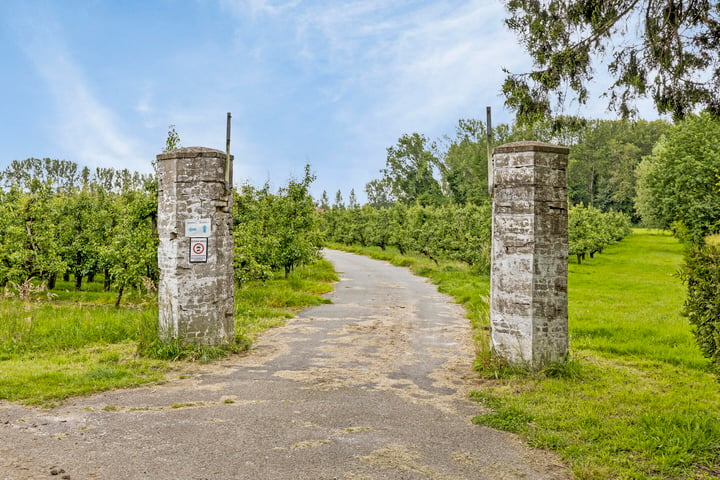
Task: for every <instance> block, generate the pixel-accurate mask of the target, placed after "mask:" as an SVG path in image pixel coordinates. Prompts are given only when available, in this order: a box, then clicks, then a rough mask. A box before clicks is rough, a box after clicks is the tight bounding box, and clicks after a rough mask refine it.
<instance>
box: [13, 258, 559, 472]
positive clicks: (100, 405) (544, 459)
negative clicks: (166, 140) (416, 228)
mask: <svg viewBox="0 0 720 480" xmlns="http://www.w3.org/2000/svg"><path fill="white" fill-rule="evenodd" d="M327 256H328V258H329V259H330V260H331V261H332V262H333V263H335V265H336V268H337V270H338V271H340V272H341V273H340V274H341V277H342V281H341V282H340V283H338V285H337V288H336V291H335V292H334V293H333V294H331V299H332V301H333V302H334V303H333V304H330V305H322V306H319V307H313V308H311V309H308V310H306V311H304V312H302V314H301V315H300V316H298V317H297V318H296V319H293V320H291V321H290V322H289V323H288V325H287V326H285V327H282V328H278V329H275V330H273V331H271V332H268V333H267V334H265V335H264V336H263V337H262V338H261V339H260V341H259V343H258V345H257V347H256V348H255V349H253V351H252V352H250V354H248V355H244V356H237V357H233V358H230V359H228V360H226V361H223V362H219V363H217V364H214V365H212V366H207V367H199V368H197V369H195V370H194V371H192V372H185V374H184V376H183V377H184V378H177V379H174V380H172V381H170V382H168V383H166V384H164V385H156V386H152V387H146V388H139V389H133V390H124V391H115V392H109V393H105V394H100V395H94V396H91V397H87V398H80V399H75V400H73V401H71V402H68V403H66V404H64V405H62V406H60V407H57V408H54V409H50V410H41V409H32V408H25V407H20V406H17V405H13V404H8V403H2V404H0V438H1V440H0V479H35V478H38V479H39V478H44V479H47V478H59V476H58V475H60V476H67V477H69V478H72V479H85V478H103V479H105V478H112V479H141V478H153V479H177V478H188V479H254V480H255V479H328V480H329V479H347V480H353V479H365V480H376V479H453V480H455V479H488V480H490V479H493V480H495V479H555V478H558V479H561V478H569V476H568V474H567V472H566V469H565V468H564V467H563V466H562V465H561V464H560V463H559V462H558V461H557V459H556V458H555V457H554V456H553V455H551V454H549V453H547V452H541V451H537V450H533V449H530V448H528V447H526V446H524V445H523V444H522V443H521V442H520V441H519V440H518V439H517V437H515V436H513V435H510V434H507V433H504V432H498V431H495V430H491V429H488V428H484V427H480V426H477V425H473V424H472V423H471V422H470V419H471V418H472V417H473V416H474V415H477V414H478V413H479V411H480V407H479V406H478V405H477V404H475V403H472V402H470V401H468V400H467V392H468V391H469V390H470V389H471V388H473V387H474V386H475V384H474V378H475V377H474V375H473V372H472V368H471V364H472V360H473V351H472V345H471V339H470V335H471V332H470V329H469V327H468V325H467V323H468V322H467V320H465V319H464V314H463V311H462V309H461V308H460V307H459V306H457V305H455V304H454V303H452V302H450V301H449V299H448V298H447V297H445V296H443V295H440V294H439V293H437V291H436V289H435V288H434V287H433V286H432V285H430V284H429V283H428V282H426V281H425V280H423V279H420V278H418V277H414V276H413V275H411V274H409V273H408V272H407V271H406V270H405V269H401V268H396V267H392V266H390V265H388V264H386V263H384V262H377V261H373V260H369V259H367V258H364V257H358V256H354V255H350V254H345V253H341V252H328V254H327ZM60 470H63V473H62V474H59V473H58V475H52V472H53V471H55V472H60Z"/></svg>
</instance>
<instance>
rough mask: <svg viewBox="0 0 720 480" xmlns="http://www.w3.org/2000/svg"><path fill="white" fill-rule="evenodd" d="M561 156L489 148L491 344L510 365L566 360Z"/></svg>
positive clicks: (539, 149) (551, 148)
mask: <svg viewBox="0 0 720 480" xmlns="http://www.w3.org/2000/svg"><path fill="white" fill-rule="evenodd" d="M568 152H569V150H568V149H567V148H565V147H560V146H557V145H550V144H547V143H540V142H517V143H509V144H506V145H501V146H499V147H496V148H495V149H494V150H493V162H494V165H495V170H494V171H495V180H494V195H493V207H492V209H493V222H492V229H493V240H492V268H491V280H490V285H491V286H490V330H491V343H492V348H493V350H494V352H495V354H496V355H498V356H500V357H501V358H504V359H505V360H507V361H508V362H509V363H511V364H516V365H523V366H528V367H531V368H539V367H541V366H543V365H545V364H548V363H552V362H559V361H564V360H565V359H566V358H567V353H568V316H567V315H568V314H567V272H568V270H567V265H568V232H567V228H568V217H567V214H568V207H567V180H566V175H565V172H566V169H567V157H568Z"/></svg>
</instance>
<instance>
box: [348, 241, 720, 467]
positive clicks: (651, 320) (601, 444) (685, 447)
mask: <svg viewBox="0 0 720 480" xmlns="http://www.w3.org/2000/svg"><path fill="white" fill-rule="evenodd" d="M335 247H339V246H335ZM340 248H342V249H345V250H347V248H345V247H340ZM350 250H352V251H355V252H357V253H365V254H368V255H371V256H374V257H375V258H379V259H383V260H387V261H390V262H391V263H393V264H395V265H402V266H408V267H410V268H411V269H412V270H413V271H414V272H415V273H418V274H424V275H425V276H428V277H430V278H431V279H432V281H434V282H436V283H438V285H439V289H440V290H441V291H445V292H446V293H449V294H451V295H453V296H454V297H455V298H456V299H457V300H458V301H460V302H466V300H467V299H469V300H470V301H471V303H468V304H466V305H468V316H469V318H470V319H471V321H472V323H473V325H474V326H475V328H476V332H477V333H476V339H477V341H478V342H480V344H479V345H478V347H477V348H478V352H477V353H478V357H477V358H478V361H477V366H478V370H480V372H481V374H482V375H483V376H484V377H486V379H485V381H484V382H485V385H486V387H485V388H483V389H482V390H480V391H477V392H475V393H473V395H472V396H473V398H474V399H475V400H477V401H478V402H481V403H482V404H483V405H484V406H485V407H486V409H487V413H486V414H484V415H480V416H478V417H476V418H475V419H474V421H475V422H476V423H478V424H482V425H486V426H489V427H492V428H498V429H502V430H507V431H511V432H515V433H518V434H520V435H521V436H522V437H523V438H524V439H525V440H526V441H527V442H528V443H529V444H530V445H532V446H535V447H539V448H547V449H552V450H555V451H557V452H558V453H559V454H560V455H561V457H562V458H563V459H564V460H565V461H566V462H567V463H568V465H569V466H570V469H571V471H572V473H573V475H574V476H575V477H576V478H579V479H710V478H720V387H719V386H718V383H717V381H716V378H715V377H714V375H713V374H712V373H711V372H710V371H709V368H708V365H709V364H708V361H707V360H706V359H704V358H703V357H702V355H701V353H700V351H699V349H698V347H697V346H696V344H695V341H694V338H693V336H692V331H691V328H690V325H689V324H688V322H687V321H686V319H685V318H683V317H682V316H681V313H680V312H681V309H682V303H683V299H684V289H683V286H682V284H681V282H680V281H679V279H678V278H677V276H676V272H677V270H678V268H679V266H680V263H681V262H682V247H681V246H680V245H679V244H678V242H677V241H676V240H675V239H674V238H672V237H671V236H669V235H668V234H665V233H662V232H655V231H648V230H636V231H635V233H634V234H633V235H631V236H629V237H627V238H626V239H625V240H623V241H622V242H620V243H618V244H616V245H614V246H612V247H609V248H607V249H606V250H605V251H604V252H603V253H602V254H600V255H597V256H596V257H595V258H594V259H588V260H586V261H584V262H583V264H582V265H577V264H576V263H573V262H571V264H570V272H569V292H568V293H569V322H570V325H569V326H570V347H571V361H570V362H569V363H568V365H565V366H563V367H562V368H550V369H547V370H545V371H543V372H539V373H536V374H527V373H523V372H518V371H516V370H513V369H509V368H503V367H502V365H498V364H497V363H494V362H492V360H491V359H490V356H489V354H488V351H489V347H488V345H487V330H486V328H487V307H486V306H485V305H482V303H483V299H486V298H487V295H488V285H489V282H488V279H487V278H486V277H482V278H480V279H477V278H472V277H473V275H472V273H471V272H468V271H467V269H466V268H464V267H462V266H460V265H442V264H441V265H439V266H436V265H434V264H433V263H432V262H431V261H429V260H426V259H422V258H420V257H417V258H416V257H410V258H404V257H401V256H399V255H398V254H397V252H393V251H388V252H382V251H380V250H379V249H359V248H352V249H350Z"/></svg>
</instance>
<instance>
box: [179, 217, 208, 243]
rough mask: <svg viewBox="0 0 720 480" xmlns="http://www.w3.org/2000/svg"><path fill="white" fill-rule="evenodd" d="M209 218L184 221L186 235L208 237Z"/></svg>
mask: <svg viewBox="0 0 720 480" xmlns="http://www.w3.org/2000/svg"><path fill="white" fill-rule="evenodd" d="M210 225H211V220H210V219H209V218H200V219H197V220H187V221H186V222H185V236H186V237H205V238H207V237H209V236H210V232H211V230H210Z"/></svg>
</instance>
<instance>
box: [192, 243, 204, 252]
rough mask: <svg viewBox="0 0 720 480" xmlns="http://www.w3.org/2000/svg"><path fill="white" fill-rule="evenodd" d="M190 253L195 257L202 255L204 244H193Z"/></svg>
mask: <svg viewBox="0 0 720 480" xmlns="http://www.w3.org/2000/svg"><path fill="white" fill-rule="evenodd" d="M192 252H193V253H194V254H195V255H202V254H203V253H205V244H204V243H199V242H198V243H193V246H192Z"/></svg>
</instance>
